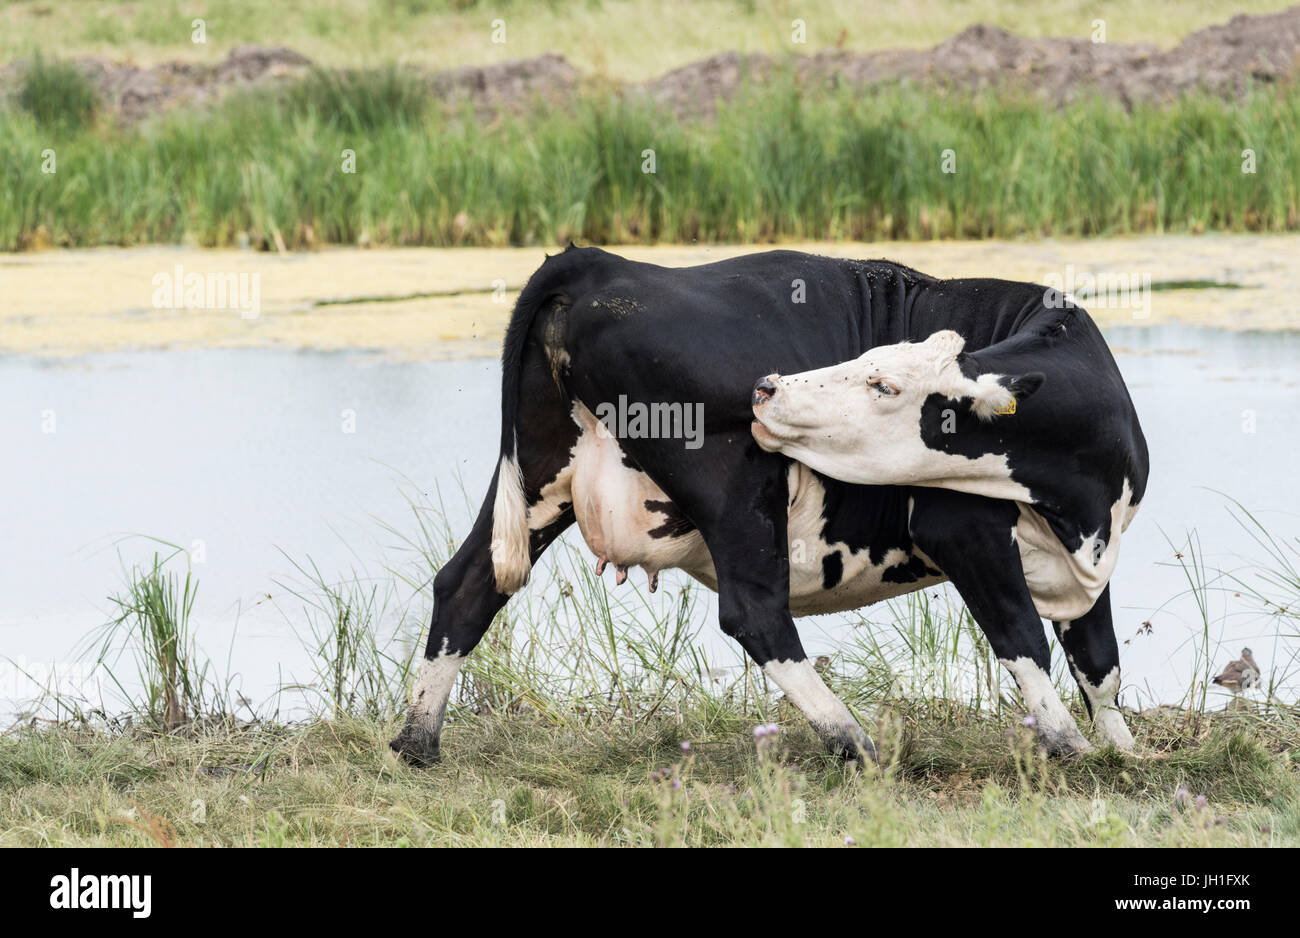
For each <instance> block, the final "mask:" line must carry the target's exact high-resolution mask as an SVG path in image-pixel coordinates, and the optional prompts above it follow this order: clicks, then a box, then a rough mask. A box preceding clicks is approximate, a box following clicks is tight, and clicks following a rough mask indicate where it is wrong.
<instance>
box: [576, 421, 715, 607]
mask: <svg viewBox="0 0 1300 938" xmlns="http://www.w3.org/2000/svg"><path fill="white" fill-rule="evenodd" d="M573 419H574V420H575V421H576V422H577V424H578V426H579V427H580V428H581V430H582V434H581V435H580V436H579V437H578V442H577V445H575V446H574V450H573V452H574V458H573V462H572V466H573V470H572V473H571V475H570V478H569V490H570V499H571V501H572V502H573V513H574V517H575V519H576V520H577V522H578V529H579V530H580V531H581V532H582V538H583V540H584V541H586V542H587V546H588V547H589V548H591V552H592V553H593V554H595V555H596V557H597V558H599V559H600V560H603V561H606V562H608V563H610V564H613V565H614V566H615V567H641V568H643V569H644V570H645V571H646V573H647V574H649V575H651V576H653V575H654V574H656V573H658V572H659V571H660V570H664V569H667V568H669V567H680V568H682V569H684V570H685V571H686V572H687V573H689V574H690V575H691V576H693V577H695V578H696V579H698V580H700V581H701V582H702V583H704V584H705V585H707V586H709V587H710V588H711V589H716V588H717V575H716V574H715V573H714V570H713V558H712V556H711V555H710V554H709V551H708V548H707V547H706V546H705V544H704V538H703V537H701V536H700V533H699V531H696V530H694V529H692V530H690V531H688V532H686V533H684V534H681V535H678V536H666V537H652V536H651V534H650V532H651V531H654V530H655V529H657V528H661V527H662V526H663V525H664V524H665V523H666V522H667V515H666V514H665V513H664V512H660V511H656V510H654V509H652V508H647V507H646V503H647V502H651V503H654V502H661V503H663V504H664V505H671V504H672V502H671V499H669V498H668V496H667V495H666V494H665V493H664V491H663V489H661V488H659V486H658V485H656V484H655V483H654V481H653V480H652V479H651V478H650V477H649V476H648V475H646V474H645V473H644V472H641V471H639V470H637V469H634V468H632V467H630V466H628V465H626V464H625V463H624V462H623V450H622V449H621V448H620V447H619V445H618V440H617V439H616V438H615V437H612V436H610V435H609V434H608V433H603V432H600V425H599V422H598V421H597V420H596V417H595V416H594V415H593V414H592V413H591V411H590V410H588V409H587V408H586V407H584V406H583V405H582V404H580V403H579V404H575V405H574V408H573Z"/></svg>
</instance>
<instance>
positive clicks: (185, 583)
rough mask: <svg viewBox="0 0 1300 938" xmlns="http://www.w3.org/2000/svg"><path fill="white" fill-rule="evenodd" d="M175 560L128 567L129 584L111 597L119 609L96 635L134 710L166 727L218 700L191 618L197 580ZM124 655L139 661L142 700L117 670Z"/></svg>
mask: <svg viewBox="0 0 1300 938" xmlns="http://www.w3.org/2000/svg"><path fill="white" fill-rule="evenodd" d="M173 556H174V555H173ZM171 559H172V558H171V557H167V558H159V556H158V555H157V554H154V557H153V561H152V563H151V564H149V565H148V566H140V565H135V566H133V567H131V568H130V569H129V570H128V571H127V572H126V586H125V589H124V590H123V591H122V592H120V593H116V594H114V595H113V596H112V597H110V601H111V602H112V604H113V607H114V610H115V611H114V615H113V617H112V618H111V619H110V620H109V621H108V622H107V623H106V624H105V625H104V626H103V627H102V628H101V630H100V633H99V635H98V636H97V638H98V641H97V645H98V650H97V653H96V664H97V665H98V666H100V667H102V668H104V669H105V671H106V672H107V673H108V675H109V678H110V680H111V681H112V682H113V684H114V685H115V686H116V687H117V688H118V690H119V691H121V692H122V693H123V695H124V696H125V697H126V699H127V701H128V702H129V703H130V704H131V709H132V710H133V711H134V712H135V713H137V714H139V715H141V716H144V717H146V718H147V719H149V720H150V721H151V722H153V723H155V724H157V725H158V726H160V727H161V728H163V729H164V730H167V731H170V730H174V729H178V728H179V727H181V726H184V725H185V724H186V723H188V722H190V721H191V720H193V719H197V718H199V717H201V716H204V715H207V713H208V712H209V710H210V709H211V706H212V704H213V703H214V701H213V700H212V699H210V697H209V694H208V693H207V691H208V683H209V673H208V670H209V669H208V666H207V664H206V663H205V662H204V660H203V659H202V657H201V656H200V654H199V652H198V648H197V645H196V642H195V637H194V631H193V628H192V625H191V621H190V615H191V613H192V611H193V609H194V599H195V597H196V595H197V594H198V581H197V580H195V579H194V578H193V577H192V575H191V573H190V571H189V569H188V568H187V569H186V571H185V574H184V576H183V577H182V576H181V575H180V574H179V573H177V572H176V571H174V570H169V569H167V563H168V561H169V560H171ZM123 654H127V655H129V657H130V660H131V661H132V662H133V663H134V666H135V671H136V679H137V682H138V685H139V687H140V688H141V689H142V690H143V694H144V696H143V698H142V699H141V698H137V697H136V692H135V691H134V690H133V689H132V688H129V687H128V686H127V684H126V683H124V682H123V676H122V675H120V674H119V673H118V672H116V671H115V670H114V669H115V668H116V666H117V662H118V661H119V660H121V657H122V655H123Z"/></svg>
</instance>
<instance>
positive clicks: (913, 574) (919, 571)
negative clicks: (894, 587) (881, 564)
mask: <svg viewBox="0 0 1300 938" xmlns="http://www.w3.org/2000/svg"><path fill="white" fill-rule="evenodd" d="M927 576H943V573H941V572H940V571H938V570H936V569H934V567H932V566H930V565H929V564H927V563H926V562H925V561H924V560H922V559H921V558H920V557H909V558H908V559H907V563H900V564H895V565H894V566H892V567H889V568H887V569H886V570H885V571H884V572H883V573H881V574H880V579H881V581H882V582H885V583H915V582H916V581H917V580H919V579H921V578H922V577H927Z"/></svg>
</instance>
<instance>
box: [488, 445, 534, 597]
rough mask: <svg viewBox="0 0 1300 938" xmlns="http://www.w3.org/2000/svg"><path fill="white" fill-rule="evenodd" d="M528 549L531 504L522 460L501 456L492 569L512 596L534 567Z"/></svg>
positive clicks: (507, 592)
mask: <svg viewBox="0 0 1300 938" xmlns="http://www.w3.org/2000/svg"><path fill="white" fill-rule="evenodd" d="M532 566H533V564H532V559H531V554H530V553H529V550H528V504H527V502H526V501H525V500H524V479H523V474H522V473H521V472H520V471H519V460H518V458H517V457H515V456H512V457H510V458H509V459H507V458H506V457H504V456H502V457H501V469H500V471H499V472H498V473H497V494H496V499H495V501H493V503H492V572H493V574H494V575H495V577H496V583H497V589H498V590H500V591H501V592H503V593H505V594H506V595H507V596H509V595H510V594H512V593H517V592H519V590H521V589H523V586H524V584H525V583H527V582H528V573H529V571H530V570H531V569H532Z"/></svg>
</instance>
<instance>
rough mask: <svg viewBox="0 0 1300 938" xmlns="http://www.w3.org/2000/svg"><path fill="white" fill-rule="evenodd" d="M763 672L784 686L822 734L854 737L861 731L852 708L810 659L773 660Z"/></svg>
mask: <svg viewBox="0 0 1300 938" xmlns="http://www.w3.org/2000/svg"><path fill="white" fill-rule="evenodd" d="M763 673H764V674H766V675H767V676H768V677H770V678H771V679H772V680H773V682H775V684H776V686H777V687H779V688H781V690H782V691H783V692H784V693H785V695H786V696H787V697H789V698H790V702H791V703H793V704H794V705H795V706H796V707H798V708H799V712H801V713H802V714H803V715H804V716H805V717H807V718H808V722H809V723H811V724H812V725H813V727H814V728H815V729H816V730H817V731H818V732H819V733H820V734H822V735H824V736H835V737H838V738H840V739H853V738H855V737H857V736H858V735H859V734H860V733H861V728H860V727H859V726H858V723H857V721H856V720H854V719H853V714H851V713H849V708H848V707H846V706H844V702H843V701H841V700H840V699H839V698H838V697H836V696H835V695H834V694H833V693H831V689H830V688H829V687H827V686H826V682H825V681H823V680H822V678H821V675H820V674H818V673H817V671H816V669H814V668H813V663H812V662H811V661H809V660H808V659H807V658H805V659H803V660H802V661H769V662H768V663H767V664H765V665H763Z"/></svg>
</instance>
